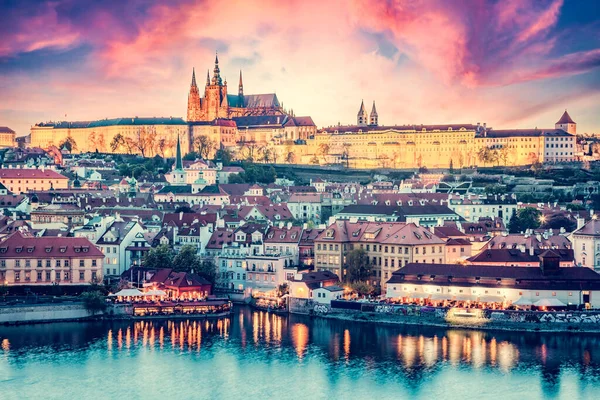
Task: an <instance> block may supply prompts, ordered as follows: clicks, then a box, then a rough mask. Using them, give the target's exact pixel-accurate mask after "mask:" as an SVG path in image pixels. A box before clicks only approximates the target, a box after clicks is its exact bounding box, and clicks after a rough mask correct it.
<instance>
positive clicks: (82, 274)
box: [79, 271, 85, 281]
mask: <svg viewBox="0 0 600 400" xmlns="http://www.w3.org/2000/svg"><path fill="white" fill-rule="evenodd" d="M84 279H85V274H84V272H83V271H81V272H79V280H80V281H83V280H84Z"/></svg>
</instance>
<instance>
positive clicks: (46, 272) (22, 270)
mask: <svg viewBox="0 0 600 400" xmlns="http://www.w3.org/2000/svg"><path fill="white" fill-rule="evenodd" d="M103 258H104V255H103V254H102V252H101V251H100V250H98V249H97V248H96V246H94V244H93V243H91V242H90V241H89V240H88V239H85V238H73V237H28V236H24V235H23V234H21V233H20V232H15V233H14V234H12V235H11V236H9V237H8V238H7V239H6V240H4V241H3V242H2V243H0V282H2V284H4V285H8V286H14V285H35V286H41V285H57V284H60V285H88V284H90V283H93V282H101V281H102V261H103Z"/></svg>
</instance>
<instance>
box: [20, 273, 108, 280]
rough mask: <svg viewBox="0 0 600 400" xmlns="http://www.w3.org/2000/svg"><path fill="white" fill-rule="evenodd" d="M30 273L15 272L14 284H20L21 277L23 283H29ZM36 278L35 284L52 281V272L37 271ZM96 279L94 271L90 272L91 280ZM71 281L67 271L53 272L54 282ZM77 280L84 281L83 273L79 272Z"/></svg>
mask: <svg viewBox="0 0 600 400" xmlns="http://www.w3.org/2000/svg"><path fill="white" fill-rule="evenodd" d="M31 274H32V273H31V272H29V271H25V272H24V273H21V271H15V282H20V281H21V276H23V278H24V281H25V282H29V281H31ZM36 277H37V282H40V281H46V282H49V281H51V280H52V272H51V271H45V272H42V271H38V272H37V273H36ZM96 278H97V274H96V271H92V280H95V279H96ZM70 279H71V273H70V272H69V271H62V272H61V271H55V272H54V280H55V281H61V280H65V281H68V280H70ZM79 280H80V281H84V280H85V273H84V272H83V271H80V272H79Z"/></svg>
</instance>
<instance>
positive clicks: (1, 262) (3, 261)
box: [0, 260, 6, 268]
mask: <svg viewBox="0 0 600 400" xmlns="http://www.w3.org/2000/svg"><path fill="white" fill-rule="evenodd" d="M0 267H2V268H6V260H0Z"/></svg>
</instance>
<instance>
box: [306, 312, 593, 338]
mask: <svg viewBox="0 0 600 400" xmlns="http://www.w3.org/2000/svg"><path fill="white" fill-rule="evenodd" d="M555 314H556V316H557V317H558V318H556V317H555V319H554V320H553V321H552V322H551V321H548V322H515V321H506V320H505V321H494V320H489V319H478V320H473V319H471V318H461V317H454V318H452V319H451V320H447V321H444V320H435V319H426V318H421V317H420V316H408V315H403V316H399V315H389V314H381V313H363V312H355V313H352V312H350V313H348V312H346V313H337V312H330V313H313V314H310V315H311V316H314V317H317V318H324V319H335V320H340V321H352V322H361V323H367V324H381V325H410V326H429V327H434V328H444V329H471V330H490V331H510V332H515V331H521V332H546V333H553V332H569V333H600V323H598V322H595V321H594V322H592V321H590V322H589V323H587V322H586V323H583V324H582V323H581V322H577V323H575V322H572V321H570V320H569V314H568V313H555ZM557 319H558V321H557Z"/></svg>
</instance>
